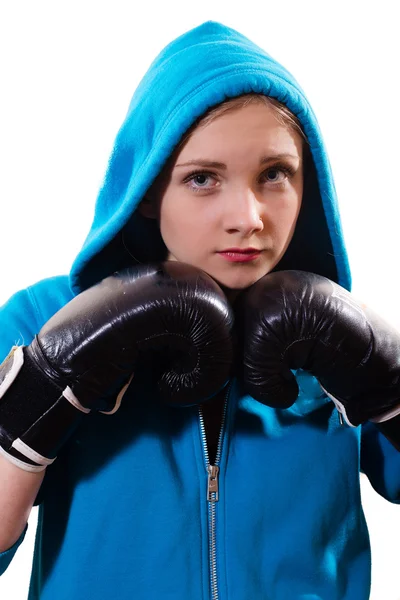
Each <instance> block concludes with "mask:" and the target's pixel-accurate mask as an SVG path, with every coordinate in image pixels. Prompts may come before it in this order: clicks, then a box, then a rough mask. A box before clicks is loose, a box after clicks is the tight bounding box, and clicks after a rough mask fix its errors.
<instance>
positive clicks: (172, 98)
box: [0, 21, 400, 600]
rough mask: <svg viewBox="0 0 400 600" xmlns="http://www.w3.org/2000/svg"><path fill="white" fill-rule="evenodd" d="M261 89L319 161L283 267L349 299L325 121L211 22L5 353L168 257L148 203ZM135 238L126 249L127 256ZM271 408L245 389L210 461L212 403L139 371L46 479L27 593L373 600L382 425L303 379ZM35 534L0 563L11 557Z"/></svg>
mask: <svg viewBox="0 0 400 600" xmlns="http://www.w3.org/2000/svg"><path fill="white" fill-rule="evenodd" d="M248 92H257V93H261V94H265V95H267V96H271V97H274V98H277V99H278V100H280V101H281V102H284V103H285V104H286V105H287V106H288V108H289V109H290V110H291V111H292V112H293V113H294V114H296V115H297V117H298V118H299V120H300V122H301V124H302V126H303V129H304V131H305V133H306V135H307V138H308V140H309V143H310V149H311V154H312V159H313V160H312V165H311V166H310V176H309V177H308V178H307V182H306V185H305V189H304V199H303V204H302V209H301V213H300V217H299V220H298V224H297V227H296V231H295V234H294V237H293V239H292V241H291V244H290V246H289V248H288V250H287V252H286V254H285V256H284V258H283V259H282V261H281V262H280V263H279V264H278V266H277V267H276V269H284V268H291V269H302V270H306V271H312V272H315V273H319V274H321V275H325V276H326V277H329V278H330V279H332V280H334V281H336V282H337V283H339V284H340V285H342V286H343V287H345V288H347V289H350V273H349V266H348V261H347V255H346V250H345V247H344V242H343V236H342V229H341V224H340V218H339V214H338V207H337V199H336V193H335V187H334V183H333V180H332V173H331V169H330V165H329V161H328V158H327V154H326V150H325V147H324V143H323V140H322V137H321V133H320V130H319V127H318V124H317V121H316V118H315V115H314V113H313V111H312V109H311V107H310V105H309V103H308V101H307V99H306V97H305V95H304V92H303V91H302V89H301V88H300V86H299V85H298V83H297V82H296V81H295V79H294V78H293V77H292V76H291V75H290V74H289V73H288V72H287V71H286V70H285V69H284V68H283V67H282V66H281V65H279V64H277V63H276V61H275V60H273V59H272V58H271V57H270V56H269V55H268V54H267V53H266V52H265V51H264V50H263V49H261V48H259V47H258V46H257V45H255V44H254V43H253V42H251V41H250V40H249V39H247V38H246V37H245V36H243V35H241V34H240V33H238V32H237V31H235V30H233V29H231V28H229V27H225V26H224V25H222V24H220V23H216V22H213V21H208V22H206V23H204V24H202V25H200V26H199V27H196V28H195V29H193V30H191V31H189V32H187V33H185V34H183V35H181V36H180V37H178V38H177V39H176V40H174V41H173V42H171V43H170V44H169V45H168V46H167V47H166V48H165V49H164V50H162V52H161V53H160V54H159V55H158V56H157V58H156V59H155V60H154V61H153V63H152V64H151V65H150V68H149V70H148V72H147V73H146V75H145V76H144V77H143V79H142V81H141V82H140V84H139V86H138V88H137V90H136V92H135V94H134V96H133V98H132V101H131V104H130V107H129V110H128V113H127V116H126V118H125V120H124V122H123V124H122V126H121V128H120V130H119V132H118V135H117V137H116V140H115V145H114V149H113V152H112V155H111V158H110V161H109V165H108V168H107V172H106V175H105V178H104V182H103V185H102V188H101V190H100V193H99V196H98V199H97V204H96V208H95V215H94V220H93V224H92V227H91V229H90V232H89V235H88V237H87V239H86V241H85V242H84V245H83V247H82V250H81V251H80V253H79V254H78V256H77V258H76V260H75V261H74V263H73V265H72V268H71V272H70V274H69V275H68V276H57V277H54V278H50V279H46V280H44V281H41V282H38V283H37V284H35V285H33V286H31V287H29V288H28V289H25V290H22V291H20V292H18V293H17V294H15V295H14V296H13V297H12V298H11V299H10V300H9V301H8V302H7V303H6V304H5V305H4V306H3V307H2V309H1V311H0V331H1V339H0V359H2V358H3V357H5V356H6V355H7V354H8V352H9V350H10V347H11V346H12V345H14V344H15V343H19V344H29V343H30V341H31V340H32V338H33V336H34V335H35V334H36V333H37V332H38V331H39V329H40V328H41V327H42V325H43V324H44V323H45V322H46V321H47V320H48V319H49V318H50V317H51V316H52V315H53V314H54V313H55V312H56V311H57V310H58V309H60V308H61V307H62V306H63V305H64V304H66V303H67V302H68V301H69V300H70V299H71V298H73V297H74V295H76V294H78V293H79V292H81V291H82V290H84V289H86V288H87V287H90V286H91V285H93V284H94V283H96V282H97V281H99V280H101V279H102V278H104V277H105V276H107V275H109V274H110V273H112V272H114V271H115V270H118V269H121V268H123V267H125V266H127V265H128V264H130V263H131V262H132V256H131V255H132V254H134V255H135V256H136V257H138V259H139V260H141V261H152V260H159V259H160V257H161V256H162V253H163V251H164V250H163V245H162V241H161V239H160V236H159V232H158V230H157V228H156V225H155V223H154V221H151V222H150V220H146V219H144V218H143V217H141V215H139V213H138V212H137V211H136V212H135V209H136V207H137V205H138V203H139V202H140V200H141V199H142V198H143V196H144V194H145V193H146V191H147V190H148V188H149V187H150V185H151V184H152V182H153V181H154V179H155V177H156V176H157V175H158V174H159V172H160V171H161V169H162V167H163V165H164V164H165V163H166V161H167V159H168V157H169V156H170V155H171V153H172V151H173V149H174V148H175V147H176V145H177V144H178V142H179V141H180V139H181V138H182V135H183V134H184V133H185V131H186V130H187V129H188V128H189V127H190V126H191V125H192V124H193V123H194V122H195V121H196V119H197V118H198V117H200V116H201V115H202V114H203V113H204V112H205V111H206V110H207V109H208V108H210V107H211V106H214V105H216V104H218V103H220V102H222V101H224V100H225V99H227V98H229V97H235V96H238V95H241V94H244V93H248ZM124 240H129V245H130V249H129V251H127V250H126V244H125V243H124ZM296 377H297V381H298V384H299V388H300V394H299V398H298V400H297V402H296V403H295V404H294V406H293V407H292V408H290V409H287V410H276V409H272V408H269V407H266V406H263V405H261V404H259V403H258V402H256V401H255V400H254V399H253V398H251V397H250V396H246V395H243V393H242V392H241V391H240V388H239V385H238V382H237V381H236V379H233V381H232V383H231V385H230V386H229V388H228V391H227V393H226V398H225V401H224V405H223V419H222V425H221V430H220V435H219V442H218V449H217V455H216V459H215V465H216V466H218V467H219V469H220V471H219V480H218V481H219V494H218V500H217V499H216V495H215V493H212V494H211V495H210V496H209V497H208V496H207V483H208V467H209V456H208V450H207V443H206V430H205V425H204V418H203V416H202V412H201V409H199V407H190V408H185V409H177V408H173V407H168V406H164V405H161V404H160V403H158V402H157V400H156V395H155V394H152V387H151V386H152V384H151V382H149V381H147V380H146V377H144V376H142V377H141V378H140V377H138V378H135V379H134V380H133V382H132V384H131V386H130V388H129V390H128V392H127V394H126V395H125V397H124V402H123V403H122V406H121V408H120V410H119V411H118V412H117V413H115V414H114V415H112V416H106V415H103V414H91V415H89V416H88V417H85V420H84V422H83V424H82V425H81V426H80V428H79V429H78V430H77V431H76V433H75V434H74V435H73V436H72V437H71V438H70V440H69V441H68V442H67V443H66V444H65V446H64V447H63V449H62V451H60V453H59V457H58V458H57V460H56V461H55V463H54V464H53V465H52V466H51V467H49V468H48V469H47V472H46V475H45V479H44V482H43V485H42V487H41V490H40V493H39V496H38V498H37V503H38V504H39V507H40V508H39V521H38V531H37V536H36V544H35V555H34V561H33V571H32V579H31V586H30V593H29V599H30V600H39V599H40V600H71V599H73V600H89V599H91V598H93V599H94V598H95V599H96V600H103V599H104V600H105V599H108V598H111V597H115V598H118V600H128V599H129V600H132V599H135V600H145V599H146V600H149V599H150V600H160V599H162V600H167V599H170V600H180V599H182V600H188V599H190V600H208V599H210V600H216V599H217V598H219V599H220V600H245V599H246V600H247V599H250V598H251V599H253V598H254V599H255V598H257V599H261V598H262V599H270V600H288V599H289V598H290V600H300V599H301V600H367V598H368V597H369V590H370V545H369V537H368V531H367V527H366V523H365V519H364V515H363V511H362V507H361V500H360V482H359V480H360V470H361V471H364V472H365V473H366V474H367V475H368V477H369V479H370V481H371V483H372V485H373V486H374V488H375V489H376V490H377V491H378V492H379V493H380V494H381V495H383V496H384V497H385V498H387V499H388V500H390V501H393V502H398V501H399V495H400V454H399V453H397V452H396V451H395V450H394V449H393V448H392V446H391V445H390V444H389V443H388V442H387V441H386V439H385V438H383V436H381V434H380V433H379V432H378V431H377V429H376V428H375V427H374V426H373V425H372V424H367V425H365V426H362V427H358V428H350V427H347V426H341V425H340V422H339V418H338V414H337V412H336V409H335V408H334V405H333V403H332V402H331V401H330V400H329V399H328V398H327V397H326V395H325V394H324V393H323V392H322V391H321V388H320V386H319V385H318V382H317V381H316V380H315V379H314V378H313V377H312V376H311V375H310V374H308V373H306V372H304V371H302V370H298V371H297V372H296ZM23 537H24V534H22V535H21V537H20V539H19V540H18V541H17V542H16V544H15V545H14V546H13V547H12V548H10V549H9V550H8V551H7V552H4V553H3V554H0V570H1V571H4V570H5V569H6V568H7V566H8V564H9V563H10V561H11V560H12V558H13V556H14V554H15V552H16V550H17V548H18V546H19V545H20V543H21V542H22V540H23Z"/></svg>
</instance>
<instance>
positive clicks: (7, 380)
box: [0, 262, 233, 471]
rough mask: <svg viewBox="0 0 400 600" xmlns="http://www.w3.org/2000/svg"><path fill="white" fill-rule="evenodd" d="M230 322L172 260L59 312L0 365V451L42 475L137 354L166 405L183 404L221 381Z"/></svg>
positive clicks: (109, 283) (122, 381)
mask: <svg viewBox="0 0 400 600" xmlns="http://www.w3.org/2000/svg"><path fill="white" fill-rule="evenodd" d="M232 327H233V314H232V311H231V309H230V307H229V304H228V302H227V299H226V297H225V295H224V293H223V292H222V290H221V288H220V287H219V286H218V284H217V283H216V282H215V281H214V280H213V279H212V278H211V277H210V276H209V275H207V274H206V273H204V272H203V271H201V270H199V269H197V268H195V267H193V266H190V265H187V264H183V263H178V262H164V263H161V264H158V265H141V266H136V267H131V268H129V269H126V270H124V271H121V272H120V273H115V274H114V275H112V276H110V277H107V278H106V279H104V280H103V281H101V282H100V283H99V284H97V285H95V286H93V287H92V288H90V289H88V290H86V291H84V292H82V293H81V294H79V295H78V296H76V297H75V298H73V299H72V300H71V301H70V302H69V303H68V304H66V305H65V306H64V307H63V308H61V310H59V311H58V312H57V313H56V314H55V315H54V316H53V317H52V318H51V319H50V320H49V321H48V322H47V323H46V324H45V325H44V327H43V328H42V329H41V330H40V332H39V334H38V335H37V336H36V337H35V338H34V340H33V341H32V343H31V344H30V345H29V346H26V347H23V346H20V347H14V348H13V349H12V351H11V352H10V354H9V356H8V357H7V358H6V360H5V361H4V362H3V363H2V364H1V365H0V452H1V453H2V454H3V455H5V456H6V457H7V458H8V459H9V460H11V461H12V462H14V463H15V464H16V465H18V466H19V467H21V468H23V469H25V470H28V471H41V470H43V469H45V468H46V466H47V465H49V464H51V463H52V462H53V461H54V460H55V457H56V454H57V452H58V449H59V448H60V446H61V445H62V444H63V443H64V441H65V440H66V439H67V438H68V437H69V435H70V434H71V433H72V431H73V430H74V429H75V428H76V426H77V424H78V423H79V422H80V421H81V418H82V417H83V416H84V415H85V414H87V413H89V412H91V411H92V410H95V411H100V412H104V413H106V414H111V413H114V412H115V411H116V410H117V409H118V408H119V406H120V403H121V399H122V396H123V394H124V392H125V390H126V389H127V387H128V385H129V383H130V381H131V378H132V376H133V372H134V369H135V363H136V362H137V359H138V357H139V356H141V357H142V358H143V356H145V357H146V359H149V360H151V361H153V362H154V363H156V364H155V367H156V368H155V372H156V373H157V376H158V388H159V391H160V393H161V395H162V397H163V399H164V400H165V402H167V403H169V404H171V405H177V406H190V405H193V404H196V403H199V402H204V401H205V400H207V399H209V398H210V397H212V396H213V395H214V394H216V393H217V392H218V391H219V390H220V389H221V388H222V387H223V386H224V385H225V384H226V383H227V382H228V380H229V377H230V374H231V367H232V361H233V338H232Z"/></svg>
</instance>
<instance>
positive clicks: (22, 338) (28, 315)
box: [0, 277, 73, 575]
mask: <svg viewBox="0 0 400 600" xmlns="http://www.w3.org/2000/svg"><path fill="white" fill-rule="evenodd" d="M72 297H73V295H72V293H71V291H70V289H69V285H68V280H67V278H66V277H53V278H49V279H45V280H43V281H40V282H38V283H36V284H35V285H33V286H31V287H28V288H26V289H24V290H20V291H19V292H17V293H16V294H14V295H13V296H12V297H11V298H10V299H9V300H8V301H7V302H6V303H5V304H4V305H3V306H2V307H0V362H2V361H3V360H4V359H5V357H6V356H7V355H8V353H9V351H10V350H11V348H12V346H17V345H19V346H20V345H24V346H26V345H28V344H30V342H31V341H32V339H33V338H34V336H35V335H36V334H37V333H38V332H39V331H40V329H41V328H42V326H43V325H44V323H45V322H46V321H48V320H49V318H50V317H51V316H52V315H53V314H54V313H55V312H57V310H59V309H60V308H61V307H62V306H63V305H64V304H66V302H68V301H69V300H70V299H71V298H72ZM0 402H1V399H0ZM42 488H43V484H42ZM42 488H41V489H42ZM0 493H1V492H0ZM40 495H41V492H39V495H38V497H37V499H36V501H35V505H37V504H39V503H40V501H41V500H40ZM26 530H27V527H25V529H24V531H23V532H22V534H21V536H20V537H19V539H18V540H17V541H16V542H15V544H14V545H13V546H12V547H11V548H9V549H8V550H6V551H5V552H3V553H0V575H2V574H3V573H4V571H5V570H6V569H7V568H8V565H9V564H10V563H11V561H12V559H13V557H14V555H15V553H16V551H17V550H18V547H19V546H20V544H21V543H22V542H23V540H24V537H25V534H26Z"/></svg>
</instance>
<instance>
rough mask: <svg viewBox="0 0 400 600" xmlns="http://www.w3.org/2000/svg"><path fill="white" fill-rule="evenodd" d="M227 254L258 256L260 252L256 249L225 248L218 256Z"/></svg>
mask: <svg viewBox="0 0 400 600" xmlns="http://www.w3.org/2000/svg"><path fill="white" fill-rule="evenodd" d="M228 252H229V254H232V253H237V254H258V253H260V252H261V250H258V249H257V248H226V249H225V250H220V254H226V253H228Z"/></svg>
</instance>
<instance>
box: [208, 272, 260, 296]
mask: <svg viewBox="0 0 400 600" xmlns="http://www.w3.org/2000/svg"><path fill="white" fill-rule="evenodd" d="M269 271H270V270H269V269H266V270H265V271H262V272H258V273H253V274H252V275H250V274H248V275H247V276H245V275H244V274H242V276H240V277H239V276H236V277H223V276H219V277H218V276H215V275H213V274H212V273H210V275H211V277H213V279H215V281H216V282H217V283H218V284H219V285H220V286H221V287H222V288H224V289H226V290H232V291H237V292H240V291H241V290H245V289H246V288H248V287H250V286H251V285H253V283H256V281H258V280H259V279H261V277H264V275H267V273H269Z"/></svg>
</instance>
